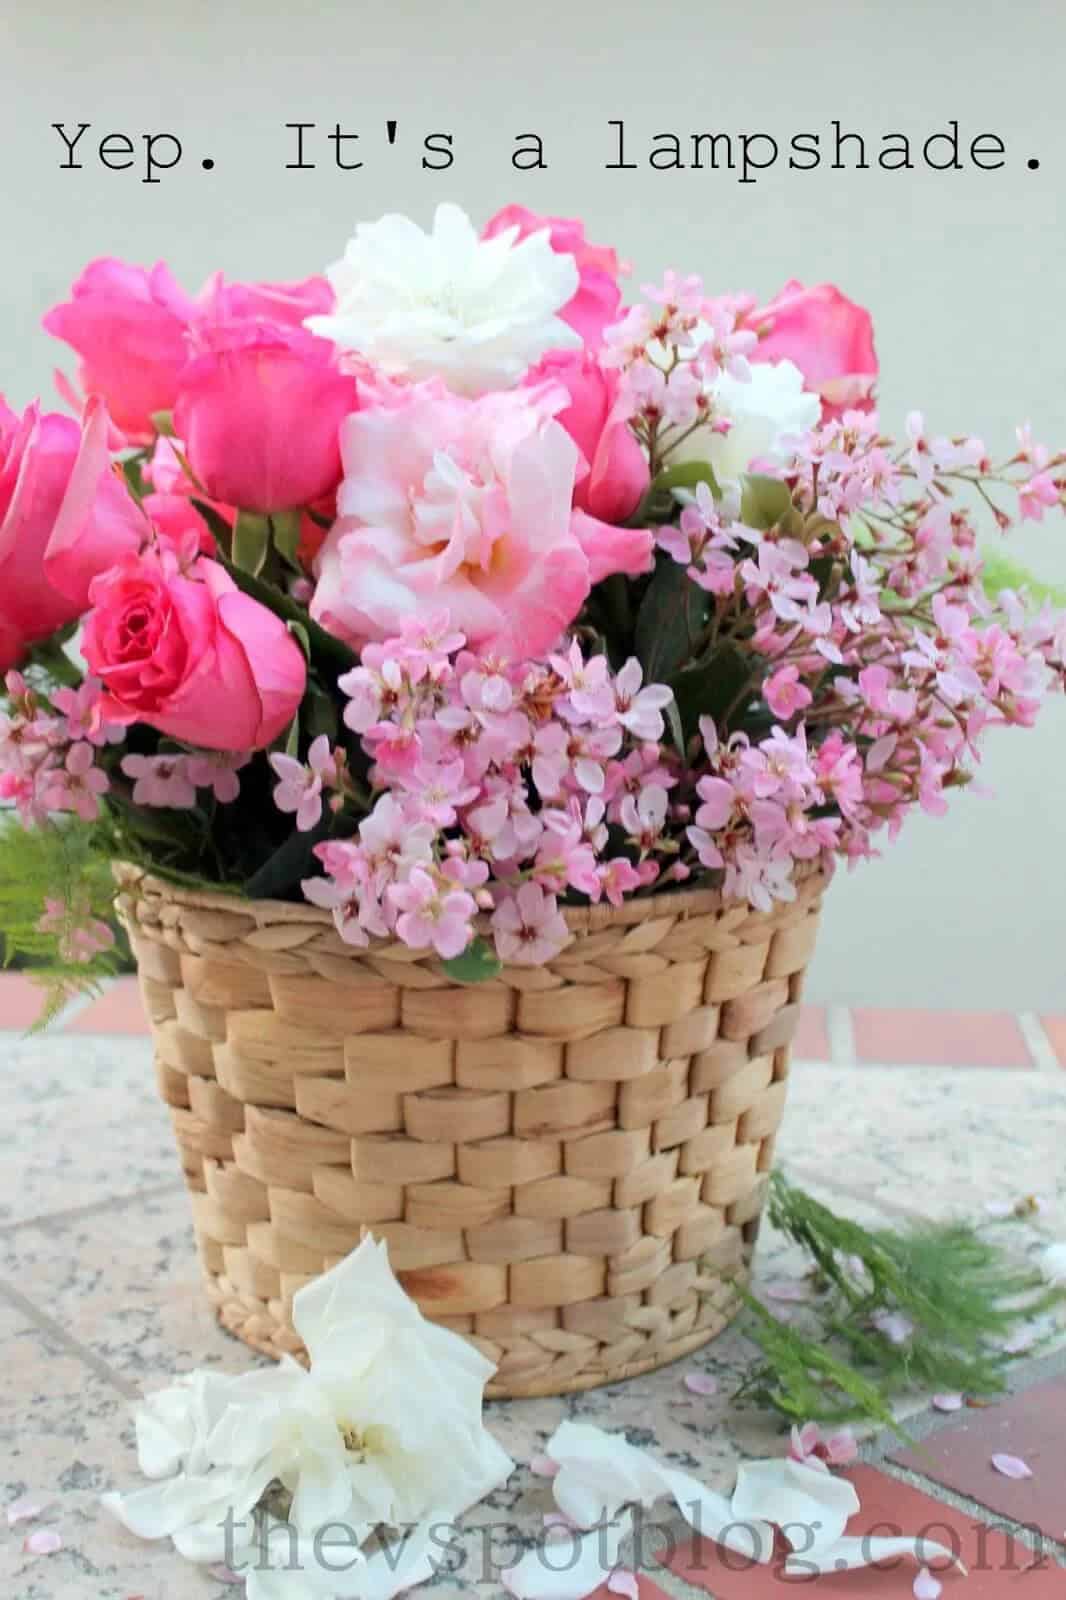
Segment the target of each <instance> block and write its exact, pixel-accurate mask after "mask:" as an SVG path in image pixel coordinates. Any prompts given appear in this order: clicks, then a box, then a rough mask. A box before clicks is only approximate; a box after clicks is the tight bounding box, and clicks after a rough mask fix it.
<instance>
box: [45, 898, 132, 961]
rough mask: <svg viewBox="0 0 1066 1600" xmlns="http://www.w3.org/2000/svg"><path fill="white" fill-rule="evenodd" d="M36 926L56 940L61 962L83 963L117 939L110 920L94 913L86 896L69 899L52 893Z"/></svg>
mask: <svg viewBox="0 0 1066 1600" xmlns="http://www.w3.org/2000/svg"><path fill="white" fill-rule="evenodd" d="M37 927H38V930H39V931H40V932H41V933H47V934H51V935H52V937H53V938H54V939H55V941H56V949H57V951H58V953H59V958H60V960H61V961H68V962H72V963H77V964H79V965H83V966H84V965H85V964H87V963H88V962H90V961H92V959H93V958H94V956H98V955H102V954H103V953H104V951H105V950H110V949H111V947H112V945H113V944H114V942H115V935H114V934H113V933H112V931H111V929H110V928H109V927H108V925H107V923H106V922H102V921H101V920H100V918H99V917H94V916H93V914H92V909H91V907H90V905H89V899H88V896H87V895H78V894H75V895H73V896H72V897H71V899H70V900H64V899H61V898H60V897H59V896H55V895H49V896H48V897H47V899H46V900H45V902H44V911H43V912H42V914H41V917H40V920H39V922H38V924H37Z"/></svg>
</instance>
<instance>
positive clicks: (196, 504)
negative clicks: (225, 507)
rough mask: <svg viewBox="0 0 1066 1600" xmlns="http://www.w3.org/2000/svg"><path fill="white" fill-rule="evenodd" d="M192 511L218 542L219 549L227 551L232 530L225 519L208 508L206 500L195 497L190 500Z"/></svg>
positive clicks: (212, 508) (211, 508)
mask: <svg viewBox="0 0 1066 1600" xmlns="http://www.w3.org/2000/svg"><path fill="white" fill-rule="evenodd" d="M192 504H193V509H194V510H195V511H197V512H198V513H199V514H200V516H201V517H203V519H204V521H205V522H206V523H207V526H208V527H209V528H210V530H211V532H212V533H213V534H214V536H215V539H216V540H217V541H218V546H219V549H221V550H228V549H229V547H230V540H231V539H232V537H233V530H232V528H231V527H230V525H229V523H228V522H227V521H226V519H225V517H223V516H220V515H219V513H218V512H217V511H216V510H215V508H214V506H209V505H208V503H207V501H206V500H197V499H196V497H195V495H194V496H193V500H192Z"/></svg>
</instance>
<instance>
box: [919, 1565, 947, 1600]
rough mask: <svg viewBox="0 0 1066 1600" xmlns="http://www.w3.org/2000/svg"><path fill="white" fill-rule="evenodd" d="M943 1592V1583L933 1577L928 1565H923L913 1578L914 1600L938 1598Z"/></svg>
mask: <svg viewBox="0 0 1066 1600" xmlns="http://www.w3.org/2000/svg"><path fill="white" fill-rule="evenodd" d="M943 1592H944V1585H943V1584H942V1583H940V1582H938V1580H937V1579H936V1578H934V1577H933V1574H932V1573H931V1572H930V1571H929V1568H928V1567H923V1568H922V1570H921V1572H919V1574H918V1576H917V1577H916V1578H915V1580H914V1600H938V1597H939V1596H940V1595H942V1594H943Z"/></svg>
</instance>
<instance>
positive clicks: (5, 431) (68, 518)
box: [0, 399, 148, 667]
mask: <svg viewBox="0 0 1066 1600" xmlns="http://www.w3.org/2000/svg"><path fill="white" fill-rule="evenodd" d="M110 432H111V425H110V421H109V418H108V415H107V412H106V410H105V409H104V407H103V405H102V404H101V402H99V401H90V402H89V405H88V406H87V408H86V412H85V426H84V428H81V427H79V425H78V423H77V422H75V421H74V419H73V418H72V417H63V416H60V415H59V414H58V413H56V412H45V413H43V414H42V412H41V410H40V407H39V406H38V405H36V404H34V405H31V406H29V407H28V408H27V409H26V411H25V412H24V413H23V415H22V417H18V416H16V415H15V413H14V412H13V411H11V410H10V409H9V408H8V406H7V405H5V404H4V402H3V400H2V399H0V665H2V666H4V667H7V666H11V665H13V664H14V662H15V661H17V660H18V659H19V658H20V657H21V656H22V655H23V654H24V653H25V650H26V648H27V646H28V645H30V644H32V643H34V642H36V641H37V640H39V639H46V638H47V637H48V636H49V634H51V633H54V632H55V630H56V629H57V628H60V627H62V626H63V625H64V624H65V623H67V622H72V621H73V620H74V619H75V618H77V617H79V616H80V615H81V614H82V612H83V611H84V610H85V609H86V607H87V605H88V601H89V585H90V583H91V582H92V580H93V578H95V577H96V575H97V573H99V572H103V571H105V570H106V569H107V568H108V567H109V566H112V565H113V564H114V563H115V562H116V561H118V560H121V558H122V557H123V556H124V555H126V554H128V553H130V552H131V551H135V550H137V549H138V548H139V546H140V544H141V541H142V540H143V539H144V538H145V537H146V535H147V532H148V524H147V521H146V519H145V517H144V514H143V513H142V512H141V511H140V510H139V509H138V506H137V504H136V502H135V501H134V499H133V498H132V496H131V495H130V494H129V492H128V491H127V489H126V487H125V485H124V483H123V482H122V479H121V477H119V476H118V475H117V473H116V471H115V470H114V469H113V467H112V464H111V456H110V452H109V449H108V439H109V436H110Z"/></svg>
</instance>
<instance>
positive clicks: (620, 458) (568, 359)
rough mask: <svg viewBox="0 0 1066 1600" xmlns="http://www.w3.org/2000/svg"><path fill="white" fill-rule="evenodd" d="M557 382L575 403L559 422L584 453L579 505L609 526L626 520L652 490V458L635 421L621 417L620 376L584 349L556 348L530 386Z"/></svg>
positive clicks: (532, 371) (531, 376)
mask: <svg viewBox="0 0 1066 1600" xmlns="http://www.w3.org/2000/svg"><path fill="white" fill-rule="evenodd" d="M547 379H552V380H554V381H555V382H557V383H561V384H563V385H564V387H565V389H566V392H567V394H568V395H569V396H570V404H569V405H568V406H566V407H565V409H564V410H562V411H560V412H559V421H560V422H561V423H562V425H563V427H564V428H565V429H566V431H567V433H568V434H569V435H570V437H571V438H572V439H573V441H574V443H575V444H576V445H577V447H578V449H579V450H580V451H581V455H582V460H583V464H582V467H581V470H580V472H579V475H578V481H577V485H576V487H575V489H574V504H575V505H576V506H578V507H580V509H581V510H582V511H587V512H589V513H590V514H591V515H592V516H594V517H598V518H600V519H601V520H602V521H604V522H624V521H625V520H626V518H627V517H630V516H632V514H633V512H634V511H635V510H636V509H637V506H638V505H639V504H640V501H641V497H642V496H643V494H644V491H645V490H646V489H647V487H648V483H649V479H650V473H649V470H648V459H647V457H646V456H645V454H644V451H643V450H642V449H641V447H640V444H639V443H638V441H637V439H636V437H635V436H634V433H633V430H632V429H631V428H630V426H629V422H628V420H627V419H626V417H624V416H620V415H619V414H618V404H617V402H618V388H619V384H620V381H621V379H620V375H619V374H618V372H616V371H614V370H612V369H609V368H606V367H601V366H600V364H599V362H598V361H597V360H596V359H595V357H594V356H591V355H589V354H588V352H587V351H584V350H554V351H552V352H551V353H550V354H548V355H547V356H545V357H544V359H543V361H541V362H539V363H538V364H537V366H535V367H533V368H531V369H530V371H529V373H528V374H527V376H526V380H525V381H526V383H527V384H536V383H542V382H544V381H545V380H547Z"/></svg>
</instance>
